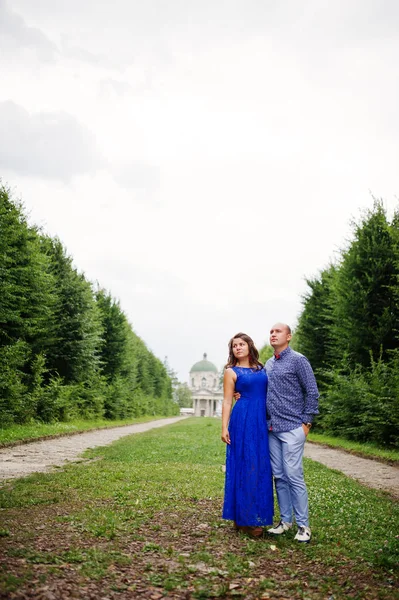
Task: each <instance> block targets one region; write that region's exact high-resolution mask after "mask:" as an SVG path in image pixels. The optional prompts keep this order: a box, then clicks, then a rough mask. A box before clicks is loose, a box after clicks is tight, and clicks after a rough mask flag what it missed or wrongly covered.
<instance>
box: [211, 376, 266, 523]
mask: <svg viewBox="0 0 399 600" xmlns="http://www.w3.org/2000/svg"><path fill="white" fill-rule="evenodd" d="M232 368H233V371H234V372H235V373H236V375H237V381H236V384H235V389H236V391H237V392H240V394H241V398H240V399H239V400H237V402H236V403H235V405H234V407H233V410H232V412H231V416H230V422H229V434H230V440H231V444H230V445H227V448H226V481H225V492H224V504H223V514H222V516H223V519H231V520H233V521H235V522H236V524H237V525H242V526H245V525H247V526H254V527H257V526H265V525H270V524H271V523H272V522H273V513H274V502H273V482H272V471H271V466H270V456H269V440H268V430H267V423H266V392H267V375H266V372H265V370H264V369H261V368H259V369H257V370H255V369H251V368H245V367H232Z"/></svg>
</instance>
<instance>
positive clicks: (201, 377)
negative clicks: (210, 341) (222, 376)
mask: <svg viewBox="0 0 399 600" xmlns="http://www.w3.org/2000/svg"><path fill="white" fill-rule="evenodd" d="M189 388H190V390H191V394H192V397H193V408H194V416H195V417H220V416H221V414H222V400H223V390H222V388H221V385H220V380H219V373H218V370H217V368H216V366H215V365H214V364H213V363H211V362H210V361H209V360H208V359H207V355H206V353H205V354H204V357H203V359H202V360H200V361H199V362H197V363H195V365H193V366H192V367H191V370H190V374H189Z"/></svg>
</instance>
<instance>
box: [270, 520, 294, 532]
mask: <svg viewBox="0 0 399 600" xmlns="http://www.w3.org/2000/svg"><path fill="white" fill-rule="evenodd" d="M291 527H292V523H286V522H285V521H280V523H279V524H278V525H276V527H272V528H271V529H268V530H267V533H270V534H271V535H281V534H282V533H285V532H286V531H288V530H289V529H291Z"/></svg>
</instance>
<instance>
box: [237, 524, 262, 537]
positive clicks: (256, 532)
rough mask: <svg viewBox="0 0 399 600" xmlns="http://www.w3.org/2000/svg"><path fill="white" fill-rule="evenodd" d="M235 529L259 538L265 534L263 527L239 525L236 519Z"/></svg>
mask: <svg viewBox="0 0 399 600" xmlns="http://www.w3.org/2000/svg"><path fill="white" fill-rule="evenodd" d="M234 529H235V530H236V531H241V532H242V533H246V534H247V535H249V536H250V537H254V538H258V537H261V536H262V535H263V527H248V526H247V525H237V523H236V522H235V521H234Z"/></svg>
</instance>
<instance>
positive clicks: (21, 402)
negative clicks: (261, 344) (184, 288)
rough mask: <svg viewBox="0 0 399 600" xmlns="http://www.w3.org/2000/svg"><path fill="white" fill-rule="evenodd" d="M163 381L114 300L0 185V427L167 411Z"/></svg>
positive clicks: (161, 370)
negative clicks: (98, 286) (81, 271)
mask: <svg viewBox="0 0 399 600" xmlns="http://www.w3.org/2000/svg"><path fill="white" fill-rule="evenodd" d="M178 411H179V409H178V405H177V404H176V402H174V401H173V400H172V385H171V380H170V377H169V376H168V373H167V371H166V368H165V366H164V365H163V364H162V362H161V361H160V360H159V359H158V358H157V357H156V356H154V354H153V353H152V352H151V351H150V350H149V349H148V348H147V346H146V344H145V343H144V342H143V340H141V339H140V338H139V337H138V336H137V335H136V334H135V333H134V331H133V329H132V326H131V324H130V323H129V321H128V319H127V318H126V315H125V314H124V312H123V310H122V309H121V307H120V305H119V302H117V301H116V300H114V299H113V298H112V296H111V294H110V293H108V292H107V291H105V290H103V289H94V287H93V285H92V284H91V283H90V282H89V281H87V279H86V278H85V276H84V275H83V274H82V273H80V272H79V271H78V270H77V269H76V268H75V267H74V266H73V261H72V258H71V257H70V256H69V255H68V254H67V252H66V250H65V247H64V246H63V244H62V242H61V241H60V240H59V239H57V238H51V237H49V236H47V235H44V234H43V233H42V232H41V231H40V230H39V229H38V228H36V227H34V226H31V225H29V224H28V222H27V218H26V215H25V212H24V208H23V206H22V205H21V204H20V203H19V202H18V201H16V200H15V199H13V198H12V197H11V194H10V192H9V190H8V189H7V188H6V187H4V186H2V185H0V423H1V425H2V426H7V425H8V424H13V423H27V422H30V421H34V420H37V421H43V422H52V421H66V420H69V419H72V418H82V417H83V418H94V417H105V418H109V419H121V418H126V417H136V416H141V415H152V414H157V415H171V414H177V413H178Z"/></svg>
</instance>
